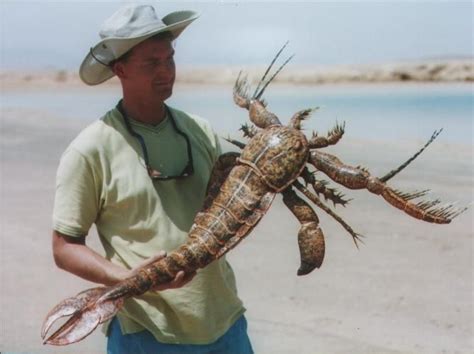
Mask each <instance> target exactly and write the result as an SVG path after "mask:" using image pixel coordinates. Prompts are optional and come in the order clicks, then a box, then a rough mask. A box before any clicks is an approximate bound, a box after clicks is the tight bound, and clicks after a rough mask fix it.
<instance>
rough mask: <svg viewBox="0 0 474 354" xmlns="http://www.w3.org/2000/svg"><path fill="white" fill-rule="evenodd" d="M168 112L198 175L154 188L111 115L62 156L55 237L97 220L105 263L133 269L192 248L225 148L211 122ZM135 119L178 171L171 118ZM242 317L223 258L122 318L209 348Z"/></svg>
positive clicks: (144, 299)
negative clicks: (157, 121)
mask: <svg viewBox="0 0 474 354" xmlns="http://www.w3.org/2000/svg"><path fill="white" fill-rule="evenodd" d="M170 109H171V113H172V115H173V118H174V120H175V122H176V124H177V126H178V128H179V129H180V130H181V131H182V132H184V133H185V134H186V135H188V137H189V139H190V142H191V149H192V155H193V166H194V174H193V175H192V176H189V177H186V178H184V179H173V180H168V181H152V180H151V179H150V177H149V176H148V173H147V171H146V168H145V164H144V160H143V153H142V149H141V147H140V145H139V142H138V141H137V139H136V138H135V137H133V136H131V135H130V134H129V132H128V131H127V130H126V127H125V125H124V121H123V117H122V115H121V114H120V112H119V111H118V110H117V109H116V108H114V109H112V110H111V111H109V112H108V113H107V114H105V116H104V117H102V118H101V119H100V120H99V121H97V122H95V123H93V124H92V125H90V126H89V127H87V128H86V129H85V130H83V131H82V132H81V133H80V134H79V136H78V137H77V138H76V139H74V140H73V142H72V143H71V144H70V146H69V147H68V148H67V150H66V151H65V152H64V154H63V155H62V157H61V161H60V164H59V168H58V172H57V177H56V178H57V180H56V195H55V203H54V211H53V228H54V229H55V230H56V231H58V232H60V233H62V234H65V235H69V236H73V237H84V236H85V235H87V234H88V232H89V229H90V228H91V226H92V224H94V223H95V224H96V227H97V231H98V234H99V236H100V240H101V242H102V245H103V247H104V249H105V254H106V258H107V259H109V260H111V261H112V262H114V263H116V264H119V265H121V266H124V267H127V268H133V267H134V266H136V265H137V264H138V263H139V262H141V261H143V260H144V259H146V258H149V257H151V256H153V255H155V254H156V253H157V252H158V251H160V250H165V251H167V252H169V251H172V250H173V249H175V248H177V247H178V246H180V245H181V244H183V243H184V242H186V240H187V235H188V231H189V229H190V227H191V225H192V223H193V219H194V216H195V215H196V213H197V212H198V211H199V210H200V209H201V207H202V204H203V201H204V195H205V190H206V186H207V182H208V179H209V177H210V173H211V169H212V166H213V164H214V162H215V160H216V159H217V157H218V155H219V153H220V146H219V142H218V139H217V138H216V136H215V134H214V133H213V131H212V129H211V128H210V126H209V124H208V123H207V122H206V121H204V120H202V119H200V118H198V117H195V116H191V115H189V114H187V113H184V112H182V111H179V110H177V109H174V108H170ZM130 122H131V125H132V127H133V129H134V130H135V131H136V132H137V133H139V134H140V135H142V136H143V138H144V140H145V143H146V147H147V150H148V154H149V159H150V164H151V166H152V167H153V168H154V169H157V170H159V171H161V172H162V173H163V174H166V175H176V174H179V173H180V172H181V171H182V169H183V168H184V166H185V165H186V163H187V161H188V155H187V149H186V142H185V140H184V138H183V137H182V136H181V135H179V134H178V133H177V132H176V130H175V129H174V128H173V125H172V123H171V121H170V119H169V117H167V118H166V119H165V120H164V121H162V122H161V123H160V124H158V125H157V126H152V125H146V124H143V123H139V122H137V121H133V120H131V121H130ZM244 311H245V309H244V307H243V305H242V302H241V301H240V299H239V298H238V296H237V290H236V285H235V278H234V274H233V271H232V269H231V267H230V265H229V264H228V263H227V261H226V260H225V259H224V258H222V259H220V260H218V261H215V262H213V263H212V264H210V265H209V266H208V267H206V268H204V269H201V270H199V271H198V274H197V275H196V277H195V278H194V279H193V280H192V281H191V282H190V283H188V284H187V285H185V286H184V287H182V288H180V289H170V290H165V291H162V292H159V293H157V292H147V293H145V294H144V295H142V296H140V297H137V298H131V299H128V300H126V302H125V305H124V307H123V309H122V310H121V311H120V312H119V314H118V318H119V321H120V325H121V328H122V332H123V333H134V332H138V331H141V330H143V329H147V330H149V331H150V332H151V333H152V334H153V335H154V336H155V337H156V338H157V339H158V340H159V341H161V342H165V343H183V344H206V343H211V342H213V341H215V340H216V339H217V338H219V337H220V336H221V335H223V334H224V333H225V332H226V331H227V329H228V328H229V327H230V326H231V325H232V324H233V323H234V322H235V321H236V320H237V318H238V317H240V315H241V314H242V313H243V312H244Z"/></svg>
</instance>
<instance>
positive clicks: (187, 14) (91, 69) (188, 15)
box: [79, 11, 199, 86]
mask: <svg viewBox="0 0 474 354" xmlns="http://www.w3.org/2000/svg"><path fill="white" fill-rule="evenodd" d="M198 17H199V15H198V14H197V13H196V12H194V11H176V12H172V13H170V14H168V15H166V16H165V17H163V18H162V21H163V23H164V24H165V25H166V26H165V27H159V28H157V29H156V30H151V31H150V32H148V33H146V34H144V35H141V36H137V37H131V38H118V37H112V38H106V39H103V40H102V41H100V42H99V43H97V44H96V45H95V46H94V47H93V48H92V49H91V50H92V52H95V51H96V50H97V49H98V48H105V47H109V48H114V52H115V53H116V55H117V56H116V58H118V57H120V56H122V55H123V54H125V53H126V52H128V51H129V50H130V49H132V48H133V47H134V46H136V45H137V44H139V43H141V42H143V41H144V40H146V39H147V38H150V37H152V36H154V35H156V34H158V33H161V32H170V33H171V34H172V36H173V39H176V38H177V37H178V36H179V35H180V34H181V32H183V31H184V29H185V28H186V27H187V26H188V25H189V24H191V22H193V21H194V20H195V19H197V18H198ZM113 76H115V74H114V72H113V71H112V70H111V68H110V67H109V66H106V65H104V64H103V63H101V62H99V61H98V60H96V59H95V58H94V56H93V55H92V54H91V52H89V53H88V54H87V55H86V57H85V58H84V60H83V61H82V64H81V67H80V68H79V77H80V78H81V80H82V81H83V82H84V83H86V84H87V85H91V86H92V85H98V84H101V83H103V82H104V81H107V80H108V79H110V78H112V77H113Z"/></svg>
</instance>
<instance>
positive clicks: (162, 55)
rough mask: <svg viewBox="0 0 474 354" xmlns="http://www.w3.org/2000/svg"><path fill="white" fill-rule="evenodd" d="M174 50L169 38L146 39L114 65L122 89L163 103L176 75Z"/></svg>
mask: <svg viewBox="0 0 474 354" xmlns="http://www.w3.org/2000/svg"><path fill="white" fill-rule="evenodd" d="M173 56H174V49H173V46H172V43H171V40H169V39H149V40H145V41H144V42H142V43H140V44H138V45H137V46H136V47H134V48H133V49H132V52H131V53H130V55H129V56H128V58H127V59H126V60H125V61H123V62H119V63H117V67H116V68H115V69H116V70H119V71H121V72H120V73H119V72H117V75H118V76H119V77H120V78H121V80H122V83H123V85H124V89H127V90H133V91H134V94H135V95H136V94H138V93H139V94H141V95H143V98H151V99H156V100H160V101H164V100H166V99H167V98H169V97H170V96H171V94H172V93H173V84H174V80H175V75H176V68H175V64H174V57H173Z"/></svg>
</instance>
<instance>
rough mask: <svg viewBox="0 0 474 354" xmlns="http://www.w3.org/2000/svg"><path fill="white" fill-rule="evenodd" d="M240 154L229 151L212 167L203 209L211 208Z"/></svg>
mask: <svg viewBox="0 0 474 354" xmlns="http://www.w3.org/2000/svg"><path fill="white" fill-rule="evenodd" d="M239 156H240V154H239V153H237V152H227V153H225V154H222V155H220V156H219V157H218V159H217V161H216V162H215V164H214V167H213V168H212V172H211V177H210V178H209V182H208V184H207V191H206V198H205V200H204V206H203V210H205V209H207V208H209V207H210V206H211V204H212V201H213V200H214V198H215V197H216V196H217V194H219V191H220V188H221V185H222V183H224V181H225V179H226V178H227V176H228V175H229V173H230V171H231V170H232V167H234V166H235V164H236V163H237V158H238V157H239Z"/></svg>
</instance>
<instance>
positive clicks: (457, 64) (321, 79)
mask: <svg viewBox="0 0 474 354" xmlns="http://www.w3.org/2000/svg"><path fill="white" fill-rule="evenodd" d="M241 70H243V71H245V72H246V73H247V74H248V76H249V79H250V80H251V81H253V82H255V81H256V80H258V79H259V78H260V76H261V74H262V73H263V71H264V70H265V67H264V66H261V67H260V66H259V67H256V66H253V67H226V66H213V67H180V68H179V70H178V74H177V78H176V81H177V82H178V83H186V84H229V83H233V82H234V81H235V79H236V77H237V75H238V73H239V71H241ZM0 80H1V83H2V88H21V87H38V86H39V87H47V86H57V85H74V86H75V85H83V84H82V83H81V81H80V79H79V77H78V75H77V73H76V72H72V71H66V70H49V71H42V72H37V71H34V72H33V71H32V72H28V71H2V72H0ZM473 81H474V61H473V59H472V58H457V59H453V58H450V59H449V60H448V59H443V58H429V59H427V58H425V59H424V60H407V61H398V62H396V63H386V64H372V65H345V66H316V65H315V66H309V65H306V66H298V67H295V66H291V65H288V67H286V68H285V69H284V70H283V71H282V72H281V73H280V74H279V75H278V76H277V77H276V78H275V82H279V83H285V84H295V85H298V84H302V85H311V84H324V83H380V82H473ZM109 85H118V80H117V79H115V78H114V79H111V80H109V81H107V82H106V84H105V85H102V86H109Z"/></svg>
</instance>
